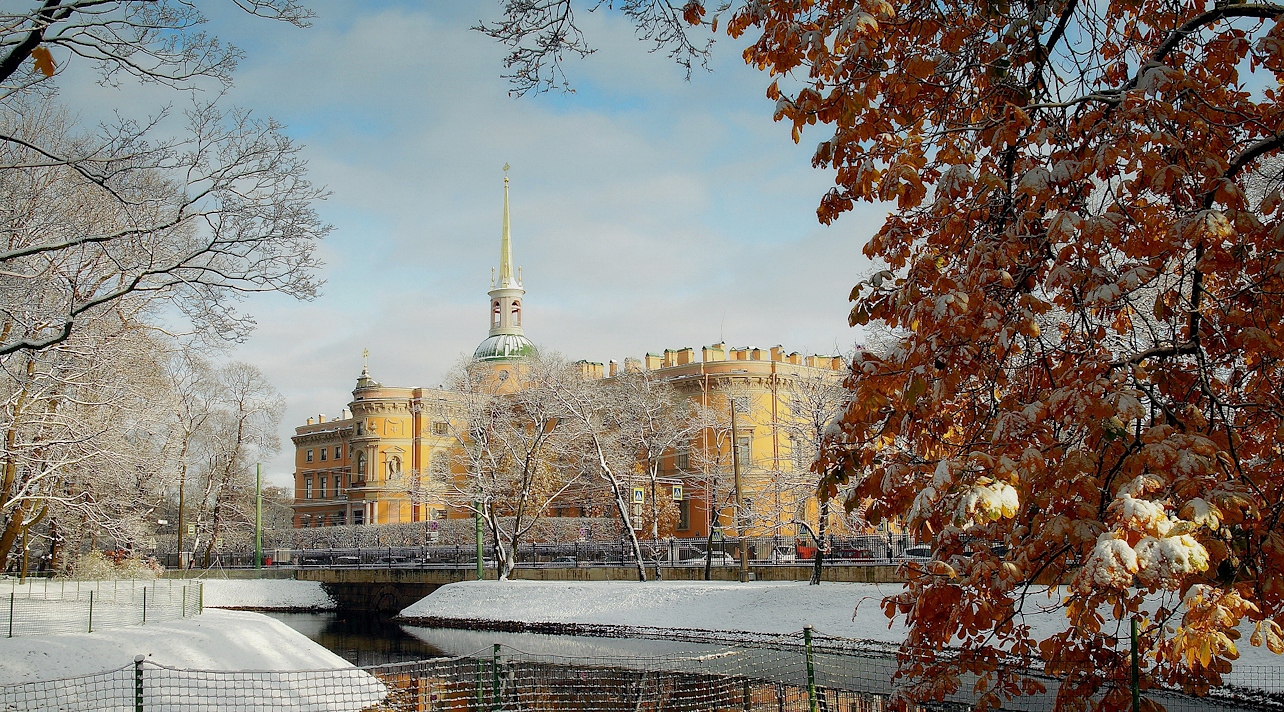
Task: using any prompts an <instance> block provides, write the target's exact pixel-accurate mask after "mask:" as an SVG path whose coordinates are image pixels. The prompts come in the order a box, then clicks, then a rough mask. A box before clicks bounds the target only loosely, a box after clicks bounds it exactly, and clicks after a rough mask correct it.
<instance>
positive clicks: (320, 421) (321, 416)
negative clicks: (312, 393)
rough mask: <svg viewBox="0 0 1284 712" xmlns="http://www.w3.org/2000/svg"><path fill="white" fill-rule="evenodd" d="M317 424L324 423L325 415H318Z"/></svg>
mask: <svg viewBox="0 0 1284 712" xmlns="http://www.w3.org/2000/svg"><path fill="white" fill-rule="evenodd" d="M317 422H318V423H324V422H325V413H322V414H320V415H318V416H317Z"/></svg>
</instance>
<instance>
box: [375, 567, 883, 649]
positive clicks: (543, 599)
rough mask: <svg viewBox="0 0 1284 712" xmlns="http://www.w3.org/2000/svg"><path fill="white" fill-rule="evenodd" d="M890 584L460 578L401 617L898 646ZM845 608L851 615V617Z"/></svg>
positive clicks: (416, 604)
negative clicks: (808, 634) (818, 637)
mask: <svg viewBox="0 0 1284 712" xmlns="http://www.w3.org/2000/svg"><path fill="white" fill-rule="evenodd" d="M899 590H900V586H899V585H897V584H856V583H826V584H823V585H820V586H808V585H807V584H806V582H798V583H795V582H792V581H771V582H767V581H760V582H754V583H736V582H729V581H654V582H650V583H639V582H632V581H611V582H579V581H465V582H462V583H453V584H450V585H448V586H442V587H441V588H439V589H437V590H436V591H434V592H433V593H432V594H431V595H429V596H427V597H426V598H423V599H421V600H420V601H418V602H416V603H414V604H413V605H411V606H410V607H409V608H407V609H405V610H404V611H402V612H401V615H402V616H403V617H406V618H428V617H438V618H471V619H481V620H496V621H506V620H513V621H528V622H539V623H589V624H599V625H631V626H654V627H658V628H682V629H700V630H721V631H745V632H753V633H797V632H800V631H801V630H802V629H803V627H804V626H807V625H810V626H812V627H813V628H815V629H816V630H817V631H818V632H821V633H825V634H828V635H836V636H842V637H847V638H864V639H869V640H880V641H887V642H899V641H900V640H901V639H902V638H903V637H904V635H905V629H904V627H903V626H900V625H899V624H898V625H895V626H893V627H892V628H891V629H890V630H889V629H888V627H887V622H888V621H887V618H886V617H885V616H884V615H883V612H882V609H880V608H879V601H880V600H881V599H882V597H883V596H886V595H888V594H891V593H895V592H897V591H899ZM853 611H854V612H855V618H854V619H853Z"/></svg>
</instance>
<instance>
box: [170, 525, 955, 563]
mask: <svg viewBox="0 0 1284 712" xmlns="http://www.w3.org/2000/svg"><path fill="white" fill-rule="evenodd" d="M825 544H826V546H825V550H824V554H823V563H824V564H825V565H827V566H828V565H835V566H869V565H878V564H897V563H900V562H902V561H906V560H911V559H918V560H925V559H926V558H928V557H930V554H931V552H930V550H928V549H927V548H926V547H923V546H918V545H916V544H915V542H914V541H913V539H912V538H911V537H910V536H909V535H906V534H869V535H861V536H854V537H829V538H827V540H826V542H825ZM640 545H641V548H642V556H643V559H644V560H645V561H646V563H647V565H648V566H660V567H702V566H704V565H705V563H706V561H707V562H708V563H709V564H710V565H711V566H715V567H730V566H739V564H740V552H741V547H742V546H743V547H745V549H746V553H747V555H748V560H749V563H750V564H751V565H753V566H810V565H812V564H813V562H814V561H815V557H816V546H815V545H814V544H812V543H811V542H810V541H809V540H802V539H795V538H793V537H779V536H763V537H746V538H744V539H741V538H737V537H725V538H717V539H715V540H714V541H713V542H712V543H711V542H710V541H709V540H708V539H703V538H701V539H660V540H657V541H651V540H646V541H642V542H640ZM482 556H483V561H484V564H485V565H486V566H492V567H493V566H494V565H495V559H496V556H495V547H494V546H489V545H488V546H484V547H483V555H482ZM160 563H161V564H163V565H164V566H166V567H167V568H179V566H180V560H179V556H178V555H177V554H168V555H163V556H161V557H160ZM202 563H203V561H202ZM634 563H635V562H634V556H633V547H632V544H631V543H630V542H628V541H619V542H601V541H586V542H567V543H555V544H540V543H531V544H522V545H520V546H519V547H518V548H517V555H516V565H517V566H518V567H519V568H541V567H549V568H556V567H591V566H631V565H633V564H634ZM210 564H211V565H212V566H222V567H225V568H253V567H254V566H255V561H254V553H253V552H227V553H220V554H218V555H217V556H215V557H213V558H212V559H211V561H210ZM261 565H262V566H269V567H271V566H277V567H280V566H288V567H295V568H351V569H369V568H408V569H432V568H441V569H457V568H473V567H475V566H476V565H477V547H476V546H462V545H461V546H431V545H429V546H411V547H406V546H401V547H397V546H389V547H370V548H350V549H266V550H264V552H263V560H262V562H261Z"/></svg>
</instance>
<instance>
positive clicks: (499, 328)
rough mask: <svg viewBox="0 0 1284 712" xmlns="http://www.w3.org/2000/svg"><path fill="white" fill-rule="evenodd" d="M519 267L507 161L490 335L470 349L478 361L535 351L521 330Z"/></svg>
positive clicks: (518, 356)
mask: <svg viewBox="0 0 1284 712" xmlns="http://www.w3.org/2000/svg"><path fill="white" fill-rule="evenodd" d="M525 294H526V290H525V289H523V288H522V273H521V270H518V271H517V274H516V275H514V274H513V238H512V234H511V232H510V230H509V224H508V164H507V163H505V164H504V232H503V237H502V238H501V240H500V244H499V274H495V272H493V271H492V272H491V277H490V336H489V337H487V338H486V340H485V341H483V342H481V344H480V345H479V346H478V347H477V350H476V351H474V352H473V359H474V360H477V361H511V360H513V359H522V358H526V357H527V356H531V355H533V354H534V353H535V345H534V344H532V343H531V342H530V339H528V338H526V336H525V334H523V333H522V307H523V304H522V298H523V297H524V296H525Z"/></svg>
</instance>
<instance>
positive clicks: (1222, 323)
mask: <svg viewBox="0 0 1284 712" xmlns="http://www.w3.org/2000/svg"><path fill="white" fill-rule="evenodd" d="M644 4H645V3H644ZM683 9H684V11H685V13H686V16H687V20H688V21H695V22H706V21H707V22H709V24H710V25H712V24H713V23H714V22H715V20H713V19H706V17H705V12H704V7H703V5H702V4H701V3H699V2H690V3H688V4H687V6H686V7H685V8H683ZM1282 15H1284V5H1280V4H1277V3H1272V2H1238V1H1235V0H1230V1H1218V2H1207V1H1203V0H1199V1H1194V2H1175V1H1171V0H1169V1H1166V2H1165V1H1160V0H1128V1H1121V0H1116V1H1111V2H1097V3H1086V2H1080V1H1079V0H1051V1H1048V0H1027V1H1026V2H1020V3H1018V2H1011V1H1010V0H938V1H937V2H925V1H923V0H860V1H859V2H856V1H854V0H834V1H830V2H814V1H812V0H802V1H799V0H759V1H757V2H752V3H744V4H740V5H737V6H735V7H732V8H731V9H730V17H729V20H728V22H727V31H728V33H729V34H731V35H732V36H733V37H748V38H749V39H751V41H752V44H751V45H750V46H749V47H748V48H747V49H746V50H745V59H746V61H747V62H749V63H750V64H752V65H755V66H757V67H759V68H760V69H763V70H764V71H767V72H769V73H770V74H771V75H773V77H774V81H773V82H772V83H771V85H770V87H769V88H768V97H769V98H771V99H773V100H775V101H776V109H775V118H776V119H777V120H778V121H785V122H788V123H789V124H790V125H791V127H792V131H793V136H794V138H795V140H800V138H801V134H802V132H803V131H804V129H806V128H807V127H809V126H813V125H817V124H821V125H828V126H830V127H832V129H833V133H832V135H831V136H829V137H828V138H826V139H825V140H823V141H822V142H821V143H820V144H819V146H818V148H817V150H816V153H815V157H814V159H813V162H814V165H815V166H816V167H818V168H821V169H829V170H834V171H836V179H835V186H834V187H833V189H832V190H830V191H829V192H828V194H827V195H825V196H824V197H823V199H822V200H821V203H820V208H819V211H818V213H819V217H820V220H821V221H822V222H825V223H829V222H831V221H833V220H835V219H837V218H838V217H839V216H840V215H841V214H842V213H843V212H845V211H847V210H850V209H851V208H852V207H853V205H854V204H855V203H857V202H860V201H865V202H871V203H881V202H884V201H888V202H894V203H895V209H894V210H893V211H892V213H891V215H890V216H889V217H888V219H887V221H886V223H885V224H884V225H883V227H882V229H880V230H879V231H878V233H877V234H876V235H875V236H874V237H873V238H872V239H871V240H870V241H869V243H868V244H867V245H866V246H865V254H866V255H867V256H869V257H870V258H871V259H874V260H877V261H879V262H881V263H882V265H883V266H884V267H885V268H886V269H884V270H882V271H880V272H878V273H877V274H875V275H873V276H872V277H870V278H869V279H867V280H865V281H862V282H861V283H860V284H858V285H857V286H856V288H855V289H854V290H853V291H852V300H853V301H854V302H855V307H854V308H853V310H852V312H851V323H852V324H853V325H858V324H866V323H869V322H871V321H877V322H881V323H883V324H886V325H887V326H888V327H890V328H891V330H892V331H893V333H894V334H895V335H896V337H897V338H896V341H895V344H894V346H892V347H891V348H889V349H888V350H886V352H885V353H882V354H878V355H875V354H872V353H862V354H860V355H859V358H858V359H857V360H856V362H855V363H854V365H853V373H852V375H851V376H850V378H849V379H848V382H847V384H848V387H849V388H850V389H851V391H852V396H853V399H852V405H851V406H850V407H849V409H848V410H847V411H846V414H845V416H844V418H843V420H842V435H841V437H838V438H835V439H834V441H833V442H832V443H831V447H830V450H829V456H828V461H827V466H828V467H829V472H830V473H831V474H830V476H829V477H830V484H833V485H838V486H840V487H842V488H843V489H844V490H845V491H846V492H848V497H849V499H848V502H849V505H850V504H851V503H855V502H860V501H862V500H864V499H865V498H868V499H869V501H871V502H872V504H871V505H870V507H869V509H868V511H867V516H868V517H869V518H871V519H874V520H878V519H899V520H903V521H904V522H905V523H906V524H907V525H908V526H909V527H911V528H912V529H913V530H914V531H916V532H918V533H919V534H920V535H921V536H923V537H930V538H931V539H932V541H933V542H934V545H935V556H934V560H933V561H932V562H931V563H930V564H928V565H925V566H913V567H911V569H910V572H909V573H910V578H909V582H908V584H907V586H906V590H905V592H904V593H903V594H900V595H897V596H894V597H892V598H890V599H889V600H887V601H886V602H885V606H886V610H887V613H888V615H889V616H900V617H903V618H904V620H905V621H906V622H907V624H908V625H909V630H910V632H909V636H908V639H907V640H906V642H905V645H904V648H903V657H902V666H901V672H902V675H904V676H905V677H906V678H907V679H909V680H911V681H912V682H913V683H914V684H913V685H912V686H911V687H910V694H911V695H913V696H916V697H919V698H922V699H930V698H938V699H939V698H940V697H942V696H943V695H945V694H947V693H949V692H951V691H953V690H955V689H956V688H958V687H959V684H960V677H959V675H960V674H961V673H965V672H970V673H975V674H977V675H979V676H980V677H979V688H978V689H980V690H981V691H982V693H983V697H982V702H983V704H997V703H999V702H1001V700H1002V699H1004V698H1008V697H1011V696H1015V695H1019V694H1022V693H1026V692H1029V691H1031V690H1033V689H1034V688H1035V687H1036V686H1037V683H1036V682H1034V681H1032V680H1029V679H1025V678H1023V677H1021V676H1020V675H1018V674H1017V673H1015V672H1013V671H1014V670H1018V669H1020V668H1019V666H1011V665H1006V664H1004V661H1006V660H1010V659H1013V658H1015V659H1017V660H1019V661H1031V662H1033V661H1042V662H1043V663H1044V664H1045V665H1046V670H1047V672H1049V673H1052V674H1053V675H1054V676H1055V677H1057V678H1058V679H1059V685H1058V692H1057V700H1058V706H1059V708H1061V709H1079V708H1088V707H1096V708H1100V709H1121V708H1126V707H1128V706H1129V703H1130V695H1129V690H1128V687H1129V670H1128V662H1127V661H1128V659H1127V654H1126V648H1127V638H1128V626H1129V624H1130V622H1131V619H1132V618H1134V617H1136V618H1138V619H1139V620H1140V623H1141V626H1140V629H1141V636H1140V648H1141V650H1142V652H1143V654H1144V659H1143V676H1142V681H1141V684H1142V686H1143V688H1146V687H1151V686H1155V685H1165V686H1180V687H1183V688H1186V689H1187V690H1191V691H1194V692H1204V691H1207V690H1208V688H1209V687H1210V686H1212V685H1216V684H1219V683H1220V681H1221V680H1222V676H1223V675H1224V674H1225V673H1227V672H1228V671H1229V670H1230V668H1231V663H1232V661H1233V660H1235V659H1236V657H1237V655H1238V653H1237V647H1236V646H1237V645H1239V644H1242V642H1243V641H1240V640H1239V638H1240V630H1241V629H1251V631H1252V632H1251V635H1250V640H1249V643H1250V644H1251V645H1265V646H1266V647H1269V648H1270V649H1271V650H1272V651H1275V652H1277V653H1279V652H1284V634H1282V631H1281V627H1280V624H1281V622H1284V530H1282V529H1284V527H1282V526H1281V521H1280V520H1281V517H1282V515H1284V457H1281V442H1282V441H1284V399H1282V398H1281V390H1282V387H1284V361H1282V360H1281V359H1282V358H1284V341H1282V339H1284V328H1282V327H1284V221H1281V198H1280V191H1281V185H1282V184H1284V173H1282V168H1284V160H1281V158H1280V148H1281V147H1282V146H1284V111H1281V105H1280V102H1281V94H1280V91H1281V90H1280V79H1281V74H1282V73H1284V24H1282V23H1281V17H1282ZM714 16H715V17H716V12H715V13H714ZM1058 583H1064V584H1068V585H1067V586H1064V587H1058V586H1056V585H1055V584H1058ZM1036 589H1039V590H1048V591H1049V593H1050V594H1051V596H1050V603H1051V605H1053V606H1055V607H1058V608H1060V609H1062V610H1063V611H1064V613H1065V615H1066V616H1067V627H1066V629H1065V630H1064V631H1062V632H1059V633H1055V634H1051V635H1048V636H1047V637H1044V638H1043V639H1038V637H1036V635H1035V634H1034V633H1033V632H1032V630H1031V628H1030V627H1029V626H1028V625H1027V624H1026V623H1025V622H1024V620H1025V619H1024V615H1025V614H1027V613H1029V612H1031V607H1032V605H1033V601H1032V600H1031V599H1030V596H1031V594H1032V593H1033V592H1034V591H1035V590H1036ZM1040 605H1041V607H1046V605H1047V604H1040ZM945 651H948V653H947V652H945ZM1150 704H1152V705H1153V703H1150Z"/></svg>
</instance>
